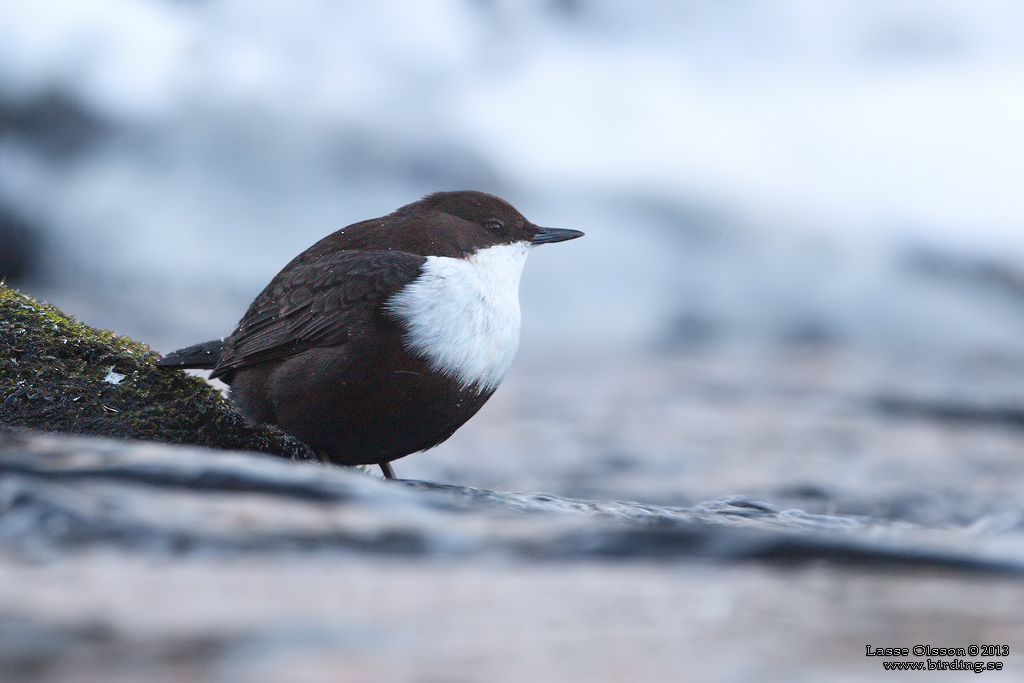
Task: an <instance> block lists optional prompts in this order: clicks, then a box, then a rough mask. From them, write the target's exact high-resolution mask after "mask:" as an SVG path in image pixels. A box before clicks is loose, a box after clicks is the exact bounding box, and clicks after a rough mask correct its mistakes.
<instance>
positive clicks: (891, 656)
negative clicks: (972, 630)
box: [865, 645, 1010, 674]
mask: <svg viewBox="0 0 1024 683" xmlns="http://www.w3.org/2000/svg"><path fill="white" fill-rule="evenodd" d="M865 650H866V652H865V654H866V655H867V656H868V657H884V658H885V659H883V660H882V668H884V669H885V670H886V671H973V672H974V673H979V674H980V673H982V672H983V671H1002V670H1003V661H1002V660H1001V659H990V658H993V657H1009V656H1010V646H1009V645H968V646H966V647H932V646H931V645H915V646H913V647H878V646H875V645H867V646H865ZM911 656H913V657H924V659H914V660H904V659H902V658H903V657H911ZM968 657H971V658H973V657H985V658H986V659H967V658H968Z"/></svg>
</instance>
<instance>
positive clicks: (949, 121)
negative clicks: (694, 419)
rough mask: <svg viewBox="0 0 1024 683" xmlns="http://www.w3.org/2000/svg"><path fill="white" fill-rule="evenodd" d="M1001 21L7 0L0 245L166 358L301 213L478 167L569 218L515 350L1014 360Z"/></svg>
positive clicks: (459, 179)
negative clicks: (18, 249)
mask: <svg viewBox="0 0 1024 683" xmlns="http://www.w3.org/2000/svg"><path fill="white" fill-rule="evenodd" d="M1022 33H1024V8H1021V7H1020V5H1019V4H1018V3H1015V2H1011V1H1009V0H987V1H974V2H963V1H961V2H956V1H952V0H947V1H940V0H927V1H924V0H922V1H920V2H915V1H910V0H905V1H902V2H891V1H885V2H882V1H878V2H863V1H853V0H848V1H843V2H832V3H827V4H825V5H822V4H820V3H814V2H806V1H800V0H772V1H770V2H751V1H745V0H732V1H730V2H711V1H710V0H691V1H687V2H677V1H673V2H669V1H668V0H642V1H637V2H613V1H611V0H533V1H525V2H524V1H516V2H510V1H505V0H438V1H436V2H425V1H424V2H416V1H413V0H408V1H401V0H398V1H393V2H382V3H362V2H338V1H335V0H331V1H328V0H299V1H296V2H288V3H279V2H269V1H255V0H246V1H245V2H242V1H241V0H237V1H233V0H207V1H202V0H198V1H191V2H185V1H179V2H172V1H170V0H90V1H88V2H86V1H75V0H35V1H33V2H31V3H25V2H20V1H18V0H4V1H3V2H0V207H2V213H3V215H4V216H5V221H6V222H5V223H4V225H5V226H6V227H5V228H4V229H3V230H4V231H5V232H3V233H0V238H6V239H7V241H8V243H9V244H14V243H15V242H18V241H19V240H20V241H24V235H25V233H26V232H28V233H31V235H32V239H35V240H36V242H35V243H36V244H37V245H43V248H42V250H41V254H40V255H39V256H38V257H37V258H35V259H33V260H31V261H30V262H28V263H26V264H23V265H24V266H25V267H24V269H23V270H25V271H26V273H25V274H24V275H23V276H22V277H21V278H20V279H16V280H15V282H16V283H17V284H19V285H20V286H22V287H23V288H25V289H27V290H29V291H30V292H32V293H36V294H38V295H40V296H43V297H46V298H49V299H51V300H53V301H54V302H55V303H58V304H60V305H63V306H65V307H66V308H67V309H68V310H69V311H71V312H73V313H76V314H78V315H80V316H81V317H82V318H83V319H84V320H85V321H86V322H90V323H92V324H94V325H98V326H105V327H112V328H114V329H116V330H117V331H118V332H121V333H125V334H130V335H132V336H134V337H137V338H139V339H141V340H143V341H147V342H150V343H151V344H152V345H154V347H156V348H158V349H160V350H163V351H167V350H170V349H172V348H175V347H177V346H180V345H184V344H188V343H192V342H195V341H199V340H203V339H207V338H212V337H218V336H221V335H223V334H225V333H227V332H229V331H230V330H231V328H232V327H233V325H234V323H235V322H236V320H237V318H238V317H239V316H240V314H241V313H242V312H243V311H244V308H245V306H246V305H247V303H248V302H249V301H250V300H251V298H252V297H253V295H255V294H256V293H257V292H258V291H259V290H260V289H261V288H262V287H263V285H264V284H265V283H266V282H267V281H268V280H269V278H270V277H271V276H272V275H273V274H274V273H275V272H276V271H277V269H278V268H280V267H281V266H282V265H283V264H284V263H286V262H287V261H288V260H289V259H290V258H291V257H292V256H294V255H295V254H297V253H298V252H300V251H301V250H302V249H304V248H305V247H307V246H309V245H310V244H312V243H313V242H315V241H316V240H317V239H319V238H320V237H321V236H323V235H324V234H327V233H328V232H331V231H333V230H335V229H337V228H339V227H341V226H343V225H345V224H348V223H350V222H353V221H356V220H360V219H363V218H368V217H373V216H378V215H382V214H384V213H388V212H390V211H391V210H393V209H394V208H396V207H398V206H399V205H401V204H404V203H407V202H409V201H412V200H415V199H416V198H418V197H419V196H421V195H423V194H425V193H427V192H430V191H434V190H439V189H462V188H478V189H484V190H489V191H493V192H495V193H498V194H500V195H502V196H504V197H506V198H508V199H509V200H510V201H512V202H513V203H514V204H515V205H516V206H517V207H518V208H520V209H521V210H522V211H523V213H525V214H526V215H527V216H528V217H529V218H531V219H532V220H533V221H535V222H537V223H540V224H542V225H553V226H560V227H568V228H575V229H581V230H584V231H586V232H587V238H586V239H585V240H580V241H578V242H573V243H572V244H566V245H559V246H556V247H549V248H545V249H541V250H537V251H536V252H535V253H534V255H533V257H532V258H531V263H530V265H529V266H528V270H527V273H526V276H525V278H524V282H523V292H522V298H523V306H524V347H523V353H524V354H530V353H534V352H538V353H542V352H547V351H546V350H547V349H550V348H554V347H556V346H559V347H566V346H570V345H575V346H577V347H578V346H580V345H585V346H587V347H598V348H603V347H609V346H614V347H628V348H635V349H640V348H642V349H650V348H659V349H660V348H665V347H674V348H680V347H687V346H692V345H694V344H698V345H699V344H708V343H712V344H715V343H725V342H729V341H741V342H753V343H769V344H774V343H779V342H781V343H790V342H797V343H806V342H813V343H843V344H851V343H852V344H869V345H874V346H877V347H880V348H886V349H891V348H900V349H903V350H904V351H907V350H909V351H910V352H912V353H918V352H921V351H922V350H930V351H935V350H937V349H940V348H941V349H945V350H954V349H956V350H963V349H964V348H967V347H969V348H970V349H973V350H974V351H975V352H983V353H988V354H991V353H995V354H998V355H1006V354H1009V355H1013V356H1017V355H1019V354H1020V352H1021V341H1020V340H1021V339H1024V192H1022V191H1021V186H1022V181H1024V123H1022V122H1024V41H1021V40H1020V36H1021V35H1022ZM29 241H31V239H30V240H29ZM15 274H16V273H15Z"/></svg>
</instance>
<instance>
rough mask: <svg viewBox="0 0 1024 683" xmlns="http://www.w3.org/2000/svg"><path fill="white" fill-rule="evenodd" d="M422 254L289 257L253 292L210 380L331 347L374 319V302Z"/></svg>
mask: <svg viewBox="0 0 1024 683" xmlns="http://www.w3.org/2000/svg"><path fill="white" fill-rule="evenodd" d="M425 260H426V259H425V258H424V257H423V256H417V255H414V254H408V253H405V252H400V251H339V252H336V253H333V254H324V255H322V256H320V257H319V258H317V259H314V260H310V261H306V262H302V261H300V260H299V259H296V261H295V262H293V263H291V264H289V265H288V266H286V267H285V269H284V270H282V271H281V272H280V273H278V274H277V276H276V277H275V278H274V279H273V280H271V282H270V284H269V285H267V288H266V289H264V290H263V292H262V293H261V294H260V295H259V296H258V297H256V300H255V301H253V302H252V305H251V306H249V310H248V311H246V313H245V316H244V317H243V318H242V320H241V321H240V322H239V323H238V327H236V328H235V331H234V333H233V334H232V335H231V336H230V337H228V339H227V340H226V341H227V343H226V346H225V349H224V354H223V356H222V357H221V359H220V362H219V363H218V364H217V368H216V369H215V370H214V372H213V373H212V375H211V376H212V377H218V376H220V375H224V374H227V373H228V372H230V371H231V370H233V369H236V368H240V367H245V366H247V365H254V364H256V363H263V362H266V361H270V360H276V359H278V358H284V357H286V356H289V355H292V354H294V353H296V352H298V351H301V350H303V349H308V348H312V347H316V346H338V345H341V344H345V343H346V342H348V341H349V340H350V339H352V338H353V337H356V336H358V335H360V334H365V333H367V332H369V331H371V330H372V329H373V327H374V326H375V325H376V324H378V322H379V317H378V316H379V311H380V306H381V304H382V303H383V301H384V300H385V299H387V298H388V297H389V296H391V295H393V294H395V293H396V292H398V291H399V290H400V289H402V287H404V286H405V285H406V284H408V283H409V282H411V281H412V280H413V279H415V278H416V277H417V276H418V275H419V274H420V272H421V268H422V266H423V263H424V261H425Z"/></svg>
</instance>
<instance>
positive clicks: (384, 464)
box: [380, 462, 395, 479]
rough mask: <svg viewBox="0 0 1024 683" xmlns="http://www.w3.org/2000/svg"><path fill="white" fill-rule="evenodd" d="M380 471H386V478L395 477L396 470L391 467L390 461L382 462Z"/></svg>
mask: <svg viewBox="0 0 1024 683" xmlns="http://www.w3.org/2000/svg"><path fill="white" fill-rule="evenodd" d="M380 471H381V472H383V473H384V478H385V479H394V478H395V471H394V470H393V469H391V463H389V462H382V463H380Z"/></svg>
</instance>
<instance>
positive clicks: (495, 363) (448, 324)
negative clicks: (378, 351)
mask: <svg viewBox="0 0 1024 683" xmlns="http://www.w3.org/2000/svg"><path fill="white" fill-rule="evenodd" d="M529 252H530V244H528V243H527V242H515V243H513V244H501V245H498V246H496V247H489V248H487V249H481V250H479V251H477V252H476V253H475V254H473V255H472V256H470V257H469V258H464V259H461V258H449V257H446V256H428V257H427V261H426V263H424V264H423V273H422V274H421V275H420V276H419V277H418V278H416V279H415V280H413V281H412V282H410V283H409V284H408V285H406V286H405V287H404V288H403V289H402V290H401V291H399V292H398V293H397V294H395V295H394V296H393V297H392V298H391V299H390V300H389V301H388V302H387V304H386V307H387V308H388V310H390V311H392V312H394V313H395V314H396V315H397V316H398V317H399V318H400V319H401V320H402V322H404V323H405V324H406V325H407V326H408V328H409V333H408V335H406V338H405V345H406V348H407V349H408V350H409V351H412V352H413V353H415V354H416V355H418V356H420V357H421V358H424V359H425V360H426V361H427V363H428V364H429V365H430V368H431V369H432V370H434V371H435V372H439V373H441V374H443V375H445V376H447V377H453V378H455V379H457V380H458V381H459V382H460V383H461V384H462V386H463V388H466V387H470V386H475V387H476V390H477V393H483V392H484V391H492V390H494V389H495V388H496V387H497V386H498V384H500V383H501V380H502V379H504V378H505V373H507V372H508V369H509V367H511V366H512V360H513V359H514V358H515V355H516V349H518V348H519V326H520V316H519V279H520V277H521V276H522V274H523V266H524V265H525V264H526V255H527V254H528V253H529Z"/></svg>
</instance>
